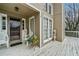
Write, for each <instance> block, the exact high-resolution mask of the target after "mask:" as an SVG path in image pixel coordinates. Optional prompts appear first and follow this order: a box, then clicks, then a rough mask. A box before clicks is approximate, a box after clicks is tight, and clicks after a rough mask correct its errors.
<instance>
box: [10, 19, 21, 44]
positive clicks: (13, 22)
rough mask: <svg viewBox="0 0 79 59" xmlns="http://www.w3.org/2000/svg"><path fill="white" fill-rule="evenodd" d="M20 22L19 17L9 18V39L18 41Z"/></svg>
mask: <svg viewBox="0 0 79 59" xmlns="http://www.w3.org/2000/svg"><path fill="white" fill-rule="evenodd" d="M20 24H21V23H20V20H19V19H12V18H10V41H15V42H16V41H17V42H18V41H19V40H20V26H21V25H20ZM15 42H14V43H15Z"/></svg>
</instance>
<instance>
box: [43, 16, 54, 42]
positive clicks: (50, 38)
mask: <svg viewBox="0 0 79 59" xmlns="http://www.w3.org/2000/svg"><path fill="white" fill-rule="evenodd" d="M44 18H48V39H45V40H44V38H43V43H46V42H48V41H50V40H52V39H53V19H52V18H50V17H48V16H46V15H44V16H43V19H44ZM49 20H51V21H52V37H49ZM42 26H43V25H42ZM42 34H43V33H42Z"/></svg>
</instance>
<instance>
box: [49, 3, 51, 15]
mask: <svg viewBox="0 0 79 59" xmlns="http://www.w3.org/2000/svg"><path fill="white" fill-rule="evenodd" d="M49 14H51V5H49Z"/></svg>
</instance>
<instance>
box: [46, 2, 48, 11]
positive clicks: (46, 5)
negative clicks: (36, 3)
mask: <svg viewBox="0 0 79 59" xmlns="http://www.w3.org/2000/svg"><path fill="white" fill-rule="evenodd" d="M47 5H48V4H47V3H46V4H45V10H46V11H48V7H47Z"/></svg>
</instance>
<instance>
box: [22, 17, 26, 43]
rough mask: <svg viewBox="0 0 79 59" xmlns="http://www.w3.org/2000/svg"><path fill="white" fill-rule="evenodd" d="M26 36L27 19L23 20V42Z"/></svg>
mask: <svg viewBox="0 0 79 59" xmlns="http://www.w3.org/2000/svg"><path fill="white" fill-rule="evenodd" d="M23 23H24V24H23ZM23 26H24V28H23ZM26 36H27V29H26V19H24V18H22V42H23V41H24V40H25V39H26Z"/></svg>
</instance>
